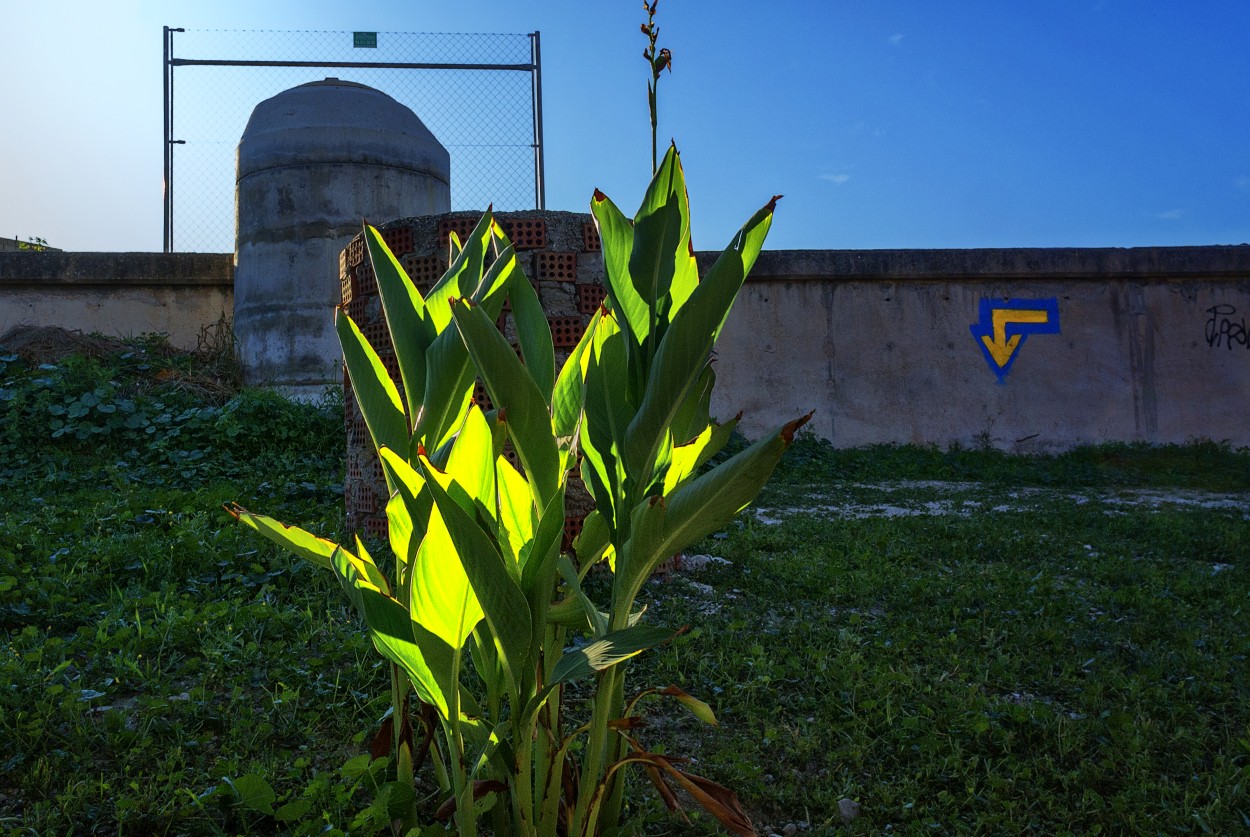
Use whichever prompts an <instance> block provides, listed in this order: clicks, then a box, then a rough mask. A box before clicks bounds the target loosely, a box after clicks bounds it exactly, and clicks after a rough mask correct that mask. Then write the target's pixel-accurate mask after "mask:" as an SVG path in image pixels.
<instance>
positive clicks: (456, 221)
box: [438, 215, 481, 251]
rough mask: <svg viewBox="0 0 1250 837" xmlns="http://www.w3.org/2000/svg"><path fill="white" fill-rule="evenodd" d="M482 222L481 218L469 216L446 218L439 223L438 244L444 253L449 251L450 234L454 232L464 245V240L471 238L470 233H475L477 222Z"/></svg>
mask: <svg viewBox="0 0 1250 837" xmlns="http://www.w3.org/2000/svg"><path fill="white" fill-rule="evenodd" d="M480 220H481V216H480V215H478V216H467V217H462V218H444V219H443V220H441V221H439V222H438V243H439V246H440V247H442V249H443V250H444V251H446V250H447V245H448V241H449V239H448V233H451V232H454V233H455V234H456V237H457V238H459V239H460V243H461V244H463V243H464V240H465V239H466V238H468V237H469V233H471V232H473V228H474V227H476V226H477V222H478V221H480Z"/></svg>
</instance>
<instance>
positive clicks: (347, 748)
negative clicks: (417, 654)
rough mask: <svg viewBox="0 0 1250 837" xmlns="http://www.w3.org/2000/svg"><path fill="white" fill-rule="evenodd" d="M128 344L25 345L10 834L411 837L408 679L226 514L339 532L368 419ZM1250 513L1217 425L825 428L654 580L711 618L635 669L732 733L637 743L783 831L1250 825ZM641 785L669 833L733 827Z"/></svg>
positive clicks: (10, 357) (9, 469)
mask: <svg viewBox="0 0 1250 837" xmlns="http://www.w3.org/2000/svg"><path fill="white" fill-rule="evenodd" d="M128 351H129V356H128V357H122V355H123V354H126V352H122V353H121V354H113V355H109V356H107V357H103V358H98V359H94V360H93V359H88V358H83V357H71V358H67V359H63V360H59V361H56V362H54V363H49V364H45V366H46V367H48V368H40V366H39V364H35V363H30V362H27V361H25V360H23V359H22V358H21V357H18V356H17V355H16V354H13V353H9V354H5V353H4V350H3V349H0V365H2V366H3V368H0V414H2V415H3V424H0V490H2V491H3V496H4V498H5V501H6V502H5V503H4V506H3V508H0V629H3V632H4V634H3V637H4V638H3V640H0V642H2V644H0V741H3V742H4V744H5V746H4V747H3V748H2V750H0V831H4V832H7V833H14V834H63V833H101V834H116V833H122V834H161V833H168V834H235V833H291V834H315V833H335V830H342V831H350V832H351V833H353V834H356V833H382V832H383V830H384V828H385V822H386V817H385V812H384V811H383V810H381V808H379V807H378V806H374V807H372V808H371V807H370V803H371V801H373V798H374V795H373V792H372V787H373V782H374V778H375V776H374V773H373V772H370V771H369V769H368V767H367V765H368V757H367V755H365V754H367V752H368V749H369V740H370V738H371V737H372V735H373V733H374V731H375V730H376V729H377V726H378V724H379V722H380V720H381V717H382V715H383V713H384V712H385V710H386V707H387V705H388V701H387V699H386V696H385V688H386V672H385V669H384V668H383V667H382V666H381V665H380V664H379V663H378V660H377V658H376V655H375V654H374V652H373V651H372V649H371V647H370V646H369V643H368V641H367V639H365V638H363V636H362V634H361V632H360V626H359V624H358V623H357V620H356V618H355V616H354V614H353V613H352V612H351V611H350V609H349V608H348V607H347V606H346V603H345V601H344V599H343V597H342V594H341V592H340V591H339V589H338V586H337V584H336V582H335V581H334V580H333V579H332V578H330V577H329V576H328V575H327V574H324V573H321V572H319V571H315V570H313V569H312V568H310V567H308V566H306V565H304V564H301V563H299V562H297V561H295V560H293V559H291V558H289V557H288V556H286V555H285V554H282V553H279V552H277V551H276V550H273V549H271V548H270V547H268V546H267V545H266V544H265V543H263V542H261V541H260V540H258V539H257V538H255V537H253V536H249V534H248V533H246V532H244V531H241V530H240V529H239V528H237V527H236V526H235V525H234V524H233V523H232V522H231V521H230V519H229V518H228V517H227V516H226V514H225V513H224V512H223V511H222V510H221V504H222V503H223V502H228V501H232V500H238V501H240V502H241V503H243V504H244V505H246V506H248V507H249V508H255V509H257V510H261V511H264V512H266V513H270V514H273V515H274V516H276V517H278V518H280V519H284V520H289V521H292V522H299V523H301V524H302V525H304V526H306V527H308V528H311V529H313V530H315V531H318V532H320V533H324V534H326V535H327V536H330V537H337V536H339V535H340V530H341V527H342V496H341V492H342V487H341V483H342V467H343V464H342V454H341V449H340V445H341V440H342V425H341V416H340V415H338V414H336V413H335V412H334V411H333V408H331V409H329V410H322V411H318V410H316V409H314V408H308V407H295V406H292V405H288V404H286V403H285V402H281V401H279V400H277V399H274V398H272V397H268V396H265V395H264V394H261V393H255V392H244V393H241V394H227V395H228V396H229V397H226V395H223V396H221V397H216V396H213V397H209V396H207V395H206V393H205V391H203V390H202V389H199V390H197V389H193V388H187V387H185V386H184V387H180V386H179V380H182V378H181V377H180V376H179V374H176V373H177V372H178V370H179V369H180V368H186V367H187V366H188V365H189V364H190V363H191V361H190V360H188V359H185V358H183V359H180V358H177V357H170V356H161V357H159V358H157V357H156V356H155V355H154V354H152V353H150V352H145V351H143V350H142V348H138V349H136V348H134V347H131V348H130V349H129V350H128ZM180 364H181V366H180ZM171 370H172V372H171ZM89 394H90V395H89ZM85 396H86V397H85ZM84 397H85V400H84ZM87 402H90V403H87ZM75 405H77V406H75ZM101 405H104V406H105V407H106V409H104V410H101V409H100V406H101ZM110 406H111V407H112V409H107V408H108V407H110ZM54 408H55V409H54ZM119 414H120V415H121V418H120V419H119V418H118V415H119ZM132 416H133V417H137V418H133V419H132V418H131V417H132ZM58 420H59V421H60V422H61V423H60V424H59V425H57V424H56V422H57V421H58ZM64 428H68V429H67V430H64V432H61V433H59V435H56V436H55V438H54V437H53V434H54V433H56V432H57V431H58V430H62V429H64ZM149 428H151V429H150V430H149ZM932 481H944V482H945V483H946V484H942V485H937V484H934V483H933V482H932ZM1143 489H1149V490H1150V491H1152V492H1155V493H1156V495H1168V494H1172V493H1176V492H1177V491H1180V490H1185V491H1207V492H1210V491H1217V492H1226V493H1227V492H1231V493H1232V495H1231V497H1225V498H1223V499H1224V501H1225V502H1224V503H1223V504H1222V505H1215V506H1211V507H1207V506H1203V505H1199V504H1197V503H1194V502H1180V501H1179V500H1188V499H1192V498H1189V497H1188V495H1185V496H1183V497H1180V498H1179V500H1178V501H1173V500H1168V499H1166V497H1163V498H1160V497H1159V496H1152V497H1151V498H1148V499H1149V502H1146V501H1145V500H1143V497H1142V494H1141V491H1142V490H1143ZM1248 497H1250V455H1248V454H1247V453H1246V452H1245V451H1233V450H1230V449H1228V448H1227V447H1225V446H1220V445H1215V444H1210V443H1195V444H1192V445H1186V446H1179V447H1163V448H1159V447H1147V446H1125V445H1117V446H1109V447H1097V448H1088V449H1082V450H1078V451H1074V452H1072V453H1069V454H1064V455H1062V456H1055V457H1046V458H1038V457H1031V458H1025V457H1014V456H1007V455H1004V454H999V453H994V452H991V451H977V450H952V451H939V450H935V449H925V448H915V447H882V448H870V449H862V450H853V451H835V450H833V449H831V448H829V447H828V446H827V445H823V444H821V443H818V442H816V441H814V440H810V439H808V440H803V441H801V442H800V443H799V444H797V445H796V447H795V449H794V450H793V451H792V452H791V454H790V455H789V456H788V459H787V461H786V463H785V464H784V465H783V466H782V468H781V469H780V470H779V472H778V474H777V476H776V479H775V480H774V482H773V483H772V484H771V485H770V487H769V488H768V489H767V490H766V493H765V495H764V496H762V497H761V498H760V501H759V506H760V507H762V509H763V511H761V512H760V513H758V514H755V513H751V512H747V513H745V514H744V516H743V517H742V518H741V519H740V520H739V521H738V522H736V523H735V524H733V525H732V526H731V527H729V528H728V529H727V530H726V531H724V532H721V533H717V535H715V536H713V537H712V538H709V539H708V540H707V541H705V542H704V543H703V544H701V545H699V547H698V548H697V549H696V550H694V551H695V552H699V553H703V554H708V555H713V556H715V557H717V558H720V559H723V561H714V562H711V563H709V564H708V565H707V566H706V567H704V568H702V569H699V570H696V571H691V572H690V573H688V574H684V575H678V576H671V577H668V578H665V579H659V580H656V581H653V582H651V583H650V584H649V585H648V587H647V590H646V594H645V598H646V603H647V605H648V608H649V610H648V615H649V617H650V618H651V619H652V620H653V621H655V622H657V623H660V624H668V625H673V626H680V625H688V626H690V630H689V631H688V632H687V633H685V634H684V635H682V636H681V637H679V638H678V639H677V640H675V641H674V642H673V643H671V644H670V645H669V646H667V647H666V648H665V649H663V650H662V651H661V652H658V653H653V654H650V655H645V656H643V657H642V658H640V660H639V661H638V662H636V663H635V664H634V666H633V668H632V670H631V674H630V680H629V683H630V684H631V685H630V688H638V689H641V688H644V687H648V686H664V685H667V684H669V683H676V684H678V685H680V686H681V687H682V688H684V689H686V691H688V692H690V693H692V694H694V695H696V696H698V697H701V698H704V699H706V700H708V701H709V702H710V703H711V704H712V706H713V708H714V709H715V711H716V713H717V715H718V717H719V720H720V726H719V727H716V728H710V727H704V726H702V725H700V724H698V722H697V721H695V720H694V719H693V718H692V717H690V716H688V715H685V714H683V712H682V711H681V710H680V709H679V708H677V707H676V705H675V704H673V705H669V704H668V703H663V702H658V701H657V702H655V703H653V704H651V705H652V707H653V712H652V713H651V715H650V724H649V727H648V728H647V729H644V730H642V731H641V732H640V735H641V736H642V737H643V738H644V740H645V741H647V743H649V744H652V745H663V746H665V747H667V750H668V752H670V753H675V754H682V755H688V756H692V757H694V758H695V759H696V760H697V764H696V765H695V766H694V768H692V769H694V770H695V772H698V773H702V774H704V775H707V776H709V777H711V778H714V779H716V780H717V781H720V782H722V783H724V784H726V785H728V786H730V787H731V788H733V789H734V790H735V791H737V793H738V794H739V796H740V797H741V798H742V800H743V803H744V805H745V806H746V807H747V809H748V810H750V811H751V812H752V815H753V817H754V819H755V821H756V824H757V826H760V827H761V828H763V827H764V826H768V827H770V828H771V830H775V831H777V832H781V831H782V830H783V829H785V827H786V826H787V825H792V826H794V830H796V831H797V832H798V833H801V834H844V833H852V834H880V833H895V834H933V833H953V834H982V833H995V834H997V833H1004V834H1006V833H1037V834H1066V833H1071V834H1094V833H1137V834H1175V833H1195V834H1197V833H1217V834H1226V833H1232V832H1237V831H1242V830H1245V829H1247V828H1250V799H1248V798H1247V787H1248V785H1250V683H1248V682H1247V680H1248V678H1250V675H1248V674H1247V672H1248V670H1250V667H1248V666H1247V662H1246V655H1247V652H1248V651H1250V642H1247V639H1246V617H1247V607H1248V605H1250V599H1248V597H1250V566H1247V562H1246V559H1247V556H1250V511H1248V508H1250V506H1248V505H1247V498H1248ZM887 512H888V514H890V515H893V516H887ZM933 512H942V513H940V514H939V513H933ZM602 581H603V580H602V579H600V580H599V582H598V583H600V584H601V583H602ZM642 784H645V783H642V782H641V781H639V782H637V783H635V785H634V789H635V790H636V793H634V794H633V795H632V797H631V798H632V799H634V800H636V801H635V802H634V803H633V804H632V806H631V814H632V815H633V816H634V817H635V819H634V828H635V829H636V830H637V831H639V832H645V833H648V834H656V835H658V834H712V833H716V832H715V829H714V828H713V825H714V824H713V823H710V822H709V821H708V820H707V818H706V817H701V816H698V815H696V814H695V813H694V812H693V811H692V812H691V817H692V820H693V823H692V824H691V825H685V824H682V823H680V822H678V821H675V820H673V819H672V818H671V817H669V816H668V815H667V814H666V813H665V812H663V810H662V808H661V806H660V805H659V803H658V802H655V801H654V799H653V797H652V796H650V795H648V794H647V793H645V792H644V788H643V787H642ZM271 794H272V796H271ZM843 800H847V801H853V802H855V803H857V804H858V809H859V816H858V817H857V818H856V819H854V820H853V821H852V822H850V823H849V824H844V822H843V817H842V808H840V806H839V802H840V801H843ZM430 801H431V803H432V806H433V805H436V804H437V802H438V801H439V800H430ZM271 812H272V813H271ZM325 829H330V831H329V832H326V831H324V830H325Z"/></svg>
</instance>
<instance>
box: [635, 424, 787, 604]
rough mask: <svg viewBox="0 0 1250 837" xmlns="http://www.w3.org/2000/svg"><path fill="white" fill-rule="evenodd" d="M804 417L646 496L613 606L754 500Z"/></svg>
mask: <svg viewBox="0 0 1250 837" xmlns="http://www.w3.org/2000/svg"><path fill="white" fill-rule="evenodd" d="M809 418H811V414H810V413H809V414H808V415H807V416H804V417H803V418H800V419H796V420H795V421H792V422H790V423H789V424H786V425H785V426H783V427H782V428H780V429H779V430H778V431H777V432H776V433H775V434H773V435H770V436H765V437H764V438H762V439H760V440H759V441H758V442H756V443H755V444H753V445H751V446H750V447H748V448H747V449H746V450H744V451H741V452H740V453H738V454H737V455H736V456H733V457H731V458H730V459H728V460H726V461H725V462H722V463H721V464H720V465H717V466H716V467H715V468H713V469H712V470H710V471H708V472H707V473H705V474H703V475H702V476H700V477H698V478H697V479H694V480H692V481H690V482H689V483H687V484H686V485H684V486H682V487H681V488H678V489H677V490H676V491H674V492H673V494H672V495H671V496H669V497H668V498H666V499H665V500H661V499H660V498H659V497H649V498H647V500H645V501H644V502H643V503H642V504H641V505H640V506H639V507H638V508H637V509H635V510H634V526H633V530H632V537H631V538H630V540H629V541H628V542H627V543H626V544H625V545H624V548H623V556H619V557H618V558H617V573H616V579H615V583H614V585H613V607H628V606H629V605H630V604H631V603H632V602H633V600H634V597H635V596H637V595H638V590H639V589H640V588H641V587H642V584H643V582H644V581H646V580H647V578H648V577H649V576H650V575H651V573H652V572H653V571H654V570H655V567H656V566H657V565H658V564H659V563H660V562H661V561H663V560H665V559H666V558H669V557H671V556H673V555H676V554H677V553H678V552H680V551H681V550H683V549H685V548H686V547H687V546H689V545H690V544H692V543H694V542H695V541H697V540H699V539H700V538H703V537H706V536H707V535H709V534H711V533H712V532H714V531H716V530H717V529H721V528H723V527H724V526H725V525H726V524H728V523H729V521H730V520H732V519H733V516H734V515H735V514H737V513H738V512H739V511H741V510H742V509H743V508H744V507H745V506H746V505H747V504H749V503H750V502H751V501H752V500H754V499H755V496H756V495H757V494H759V491H760V489H761V488H763V487H764V483H766V482H767V481H768V478H769V476H771V475H772V472H773V468H775V467H776V465H777V462H778V461H779V460H780V459H781V455H782V454H783V453H784V452H785V450H786V448H787V447H789V446H790V443H791V442H792V441H793V440H794V433H795V431H796V430H797V429H798V428H799V427H801V426H803V424H804V423H806V422H807V420H808V419H809ZM622 565H623V566H622Z"/></svg>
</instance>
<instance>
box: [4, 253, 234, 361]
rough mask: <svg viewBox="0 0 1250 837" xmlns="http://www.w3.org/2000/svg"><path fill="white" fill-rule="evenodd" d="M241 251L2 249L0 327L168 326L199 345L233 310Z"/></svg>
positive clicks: (117, 331) (105, 330) (181, 341)
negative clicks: (237, 254)
mask: <svg viewBox="0 0 1250 837" xmlns="http://www.w3.org/2000/svg"><path fill="white" fill-rule="evenodd" d="M233 271H234V268H233V257H232V256H231V255H230V254H217V253H177V254H164V253H60V252H42V253H35V252H17V253H0V334H3V333H4V332H6V331H8V330H9V329H10V328H12V327H13V326H16V325H53V326H60V327H61V328H69V329H79V330H81V331H84V332H87V333H91V332H100V333H101V334H107V335H110V336H115V335H121V336H127V335H135V334H141V333H144V332H164V333H165V334H168V335H169V340H170V342H171V343H172V344H173V345H175V346H178V347H181V348H185V349H194V348H195V347H196V341H197V338H198V337H199V335H200V332H201V330H202V329H203V328H204V327H205V326H207V325H210V324H212V323H215V322H217V321H218V320H219V319H221V318H222V317H223V316H224V317H226V318H227V319H229V317H230V315H231V311H232V310H233Z"/></svg>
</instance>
